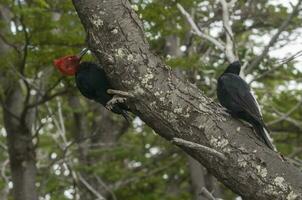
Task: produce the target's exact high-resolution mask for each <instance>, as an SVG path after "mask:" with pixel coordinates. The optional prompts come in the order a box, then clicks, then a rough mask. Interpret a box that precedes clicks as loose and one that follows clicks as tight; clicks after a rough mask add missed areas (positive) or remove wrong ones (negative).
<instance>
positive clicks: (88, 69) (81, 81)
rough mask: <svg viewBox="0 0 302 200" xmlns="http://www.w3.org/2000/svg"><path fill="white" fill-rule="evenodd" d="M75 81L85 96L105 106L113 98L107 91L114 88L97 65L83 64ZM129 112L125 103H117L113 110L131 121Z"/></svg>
mask: <svg viewBox="0 0 302 200" xmlns="http://www.w3.org/2000/svg"><path fill="white" fill-rule="evenodd" d="M75 81H76V85H77V87H78V89H79V90H80V92H81V94H82V95H83V96H85V97H87V98H88V99H92V100H94V101H96V102H98V103H100V104H102V105H103V106H106V105H107V103H108V101H110V100H111V99H112V97H113V96H112V95H110V94H108V93H107V90H108V89H112V87H111V85H110V82H109V80H108V79H107V77H106V73H105V71H104V70H103V69H102V68H101V67H100V66H98V65H97V64H95V63H92V62H81V63H80V65H79V68H78V70H77V72H76V74H75ZM127 110H128V108H127V106H126V105H125V104H123V103H117V104H115V105H114V106H113V107H112V109H111V111H112V112H114V113H116V114H121V115H123V116H124V117H125V119H126V120H127V121H129V117H128V115H127V112H126V111H127Z"/></svg>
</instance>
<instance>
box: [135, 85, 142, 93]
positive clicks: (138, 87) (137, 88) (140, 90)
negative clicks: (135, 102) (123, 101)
mask: <svg viewBox="0 0 302 200" xmlns="http://www.w3.org/2000/svg"><path fill="white" fill-rule="evenodd" d="M134 92H135V93H136V94H139V95H143V94H144V93H145V91H144V90H143V88H141V86H140V85H136V86H134Z"/></svg>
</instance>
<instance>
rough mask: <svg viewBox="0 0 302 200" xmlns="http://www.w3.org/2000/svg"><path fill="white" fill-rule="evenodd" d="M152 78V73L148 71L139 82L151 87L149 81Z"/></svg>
mask: <svg viewBox="0 0 302 200" xmlns="http://www.w3.org/2000/svg"><path fill="white" fill-rule="evenodd" d="M153 78H154V75H153V74H152V73H151V72H148V73H147V74H145V75H144V77H143V78H141V82H142V84H143V85H144V86H145V87H146V88H149V89H152V87H153V86H152V85H151V84H149V81H151V80H152V79H153Z"/></svg>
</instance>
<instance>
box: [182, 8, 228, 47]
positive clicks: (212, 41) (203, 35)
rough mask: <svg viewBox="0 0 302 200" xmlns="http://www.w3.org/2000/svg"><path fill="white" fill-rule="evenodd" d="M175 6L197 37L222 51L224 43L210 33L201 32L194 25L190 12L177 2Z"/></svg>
mask: <svg viewBox="0 0 302 200" xmlns="http://www.w3.org/2000/svg"><path fill="white" fill-rule="evenodd" d="M177 8H178V10H179V11H180V12H181V14H182V15H183V16H184V17H185V18H186V19H187V21H188V23H189V24H190V26H191V28H192V30H193V32H194V33H195V34H196V35H198V36H199V37H201V38H203V39H205V40H208V41H209V42H211V43H212V44H214V45H215V46H216V47H217V48H218V49H220V50H221V51H224V50H225V48H224V46H225V44H224V43H222V42H220V41H218V40H217V39H215V38H213V37H211V36H210V35H207V34H205V33H203V32H202V31H201V30H200V29H199V28H198V26H197V25H196V23H195V22H194V20H193V18H192V17H191V16H190V14H189V13H188V12H187V11H186V10H185V9H184V8H183V7H182V5H180V4H179V3H178V4H177Z"/></svg>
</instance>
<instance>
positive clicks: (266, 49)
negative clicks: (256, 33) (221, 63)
mask: <svg viewBox="0 0 302 200" xmlns="http://www.w3.org/2000/svg"><path fill="white" fill-rule="evenodd" d="M301 2H302V0H299V1H298V3H297V5H296V6H295V7H294V8H293V11H292V13H291V14H290V15H288V17H287V18H286V19H285V21H284V22H283V23H282V24H281V26H280V27H279V28H278V31H277V33H276V34H275V35H274V36H273V37H272V38H271V40H270V41H269V43H268V44H267V45H266V46H265V47H264V49H263V51H262V52H261V54H260V55H259V56H258V57H256V58H255V59H254V60H253V61H252V63H251V64H250V65H249V66H248V67H247V69H246V74H248V73H250V72H251V71H252V69H253V68H254V67H256V66H258V65H259V64H260V63H261V62H262V60H263V59H264V58H265V57H266V56H267V54H268V52H269V49H270V48H271V47H272V46H273V45H274V44H275V43H276V42H277V41H278V38H279V36H280V35H281V33H282V32H283V31H284V30H285V29H286V28H287V27H288V25H289V24H290V22H291V21H292V19H293V18H294V17H295V16H296V15H297V14H298V13H299V6H300V5H301Z"/></svg>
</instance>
